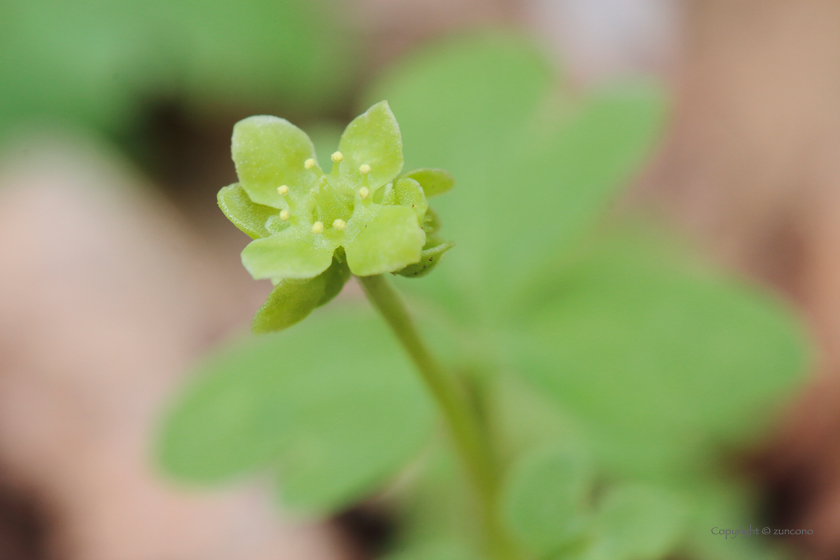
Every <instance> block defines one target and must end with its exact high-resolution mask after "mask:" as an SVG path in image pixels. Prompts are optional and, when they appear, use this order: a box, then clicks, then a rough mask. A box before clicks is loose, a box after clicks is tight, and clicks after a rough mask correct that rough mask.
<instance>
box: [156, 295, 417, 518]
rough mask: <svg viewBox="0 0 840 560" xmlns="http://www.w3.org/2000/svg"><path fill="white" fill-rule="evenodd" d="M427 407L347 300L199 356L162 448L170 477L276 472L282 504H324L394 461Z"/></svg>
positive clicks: (390, 470)
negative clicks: (341, 306)
mask: <svg viewBox="0 0 840 560" xmlns="http://www.w3.org/2000/svg"><path fill="white" fill-rule="evenodd" d="M324 344H328V346H329V351H324ZM433 417H434V415H433V409H432V406H431V403H430V401H429V399H428V397H427V395H426V393H425V390H424V388H423V387H422V386H420V384H419V382H418V381H417V379H416V376H415V374H414V372H413V371H412V368H411V366H410V365H409V364H408V363H407V361H406V359H405V356H404V355H403V353H402V352H401V350H400V349H399V348H398V347H397V345H396V343H395V342H394V341H393V340H392V339H391V338H390V335H389V333H388V331H387V329H386V328H385V327H384V326H383V325H381V323H380V321H379V320H378V319H377V318H376V317H374V316H373V315H372V314H371V313H370V312H368V311H366V310H364V309H355V308H354V309H352V310H348V311H345V312H341V313H329V314H325V315H322V316H321V317H320V318H319V320H314V319H313V320H310V321H307V322H305V323H303V324H302V325H300V326H299V327H298V328H295V329H292V330H289V331H285V332H284V333H281V334H273V335H264V336H261V337H258V338H256V339H249V340H247V341H245V342H243V343H239V344H236V345H233V346H231V347H229V348H228V349H227V350H225V351H224V352H222V353H220V354H217V355H215V356H212V357H211V358H209V359H208V360H207V361H205V363H204V364H203V365H202V366H201V367H199V369H198V371H197V372H196V376H195V377H194V379H193V381H192V383H190V384H189V385H188V386H187V387H186V389H185V391H184V392H183V394H182V395H181V396H180V398H179V399H178V400H177V401H176V402H175V403H174V406H173V408H172V409H171V411H170V412H169V414H168V415H167V417H166V418H165V422H164V425H163V431H162V434H161V436H160V439H159V442H158V445H159V456H160V460H161V462H162V464H163V466H164V467H165V468H166V470H167V471H168V472H169V473H171V474H172V475H174V476H176V477H178V478H180V479H186V480H191V481H194V482H198V483H205V484H206V483H218V482H222V481H226V480H230V479H232V478H236V477H239V476H242V475H246V474H249V473H252V472H254V471H257V470H267V469H268V470H274V471H276V472H278V474H279V481H280V488H281V491H280V494H281V498H282V500H283V501H284V503H286V504H287V505H289V506H290V507H293V508H296V509H298V510H300V511H305V512H329V511H336V510H338V509H341V508H343V507H346V506H347V505H348V504H350V503H352V502H353V501H355V500H358V499H360V498H362V497H363V496H365V495H366V494H367V493H369V492H371V491H373V490H374V489H375V488H377V487H379V486H381V485H382V484H383V483H384V482H385V481H386V480H387V479H388V478H389V477H391V476H392V475H393V474H394V473H395V472H396V471H397V470H398V469H399V468H401V467H402V466H403V465H404V464H405V462H406V461H407V460H408V459H409V458H410V457H411V456H413V455H414V454H416V453H417V452H418V450H419V449H420V446H421V445H423V443H424V442H425V441H426V439H427V438H428V436H429V434H430V430H431V428H432V425H433Z"/></svg>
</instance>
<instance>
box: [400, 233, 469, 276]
mask: <svg viewBox="0 0 840 560" xmlns="http://www.w3.org/2000/svg"><path fill="white" fill-rule="evenodd" d="M454 246H455V244H454V243H452V242H451V241H444V242H442V243H440V244H439V245H434V246H432V247H429V248H428V249H423V251H422V252H421V253H420V262H418V263H416V264H410V265H408V266H407V267H405V268H404V269H402V270H400V271H398V272H397V274H399V275H400V276H405V277H407V278H422V277H423V276H426V275H427V274H429V273H430V272H431V271H432V270H434V269H435V267H436V266H437V265H438V263H440V259H441V258H442V257H443V255H444V253H446V252H447V251H448V250H449V249H451V248H452V247H454Z"/></svg>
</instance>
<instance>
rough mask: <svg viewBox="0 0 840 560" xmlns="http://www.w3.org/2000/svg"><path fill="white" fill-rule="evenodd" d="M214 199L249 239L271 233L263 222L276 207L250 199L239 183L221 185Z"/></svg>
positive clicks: (274, 211)
mask: <svg viewBox="0 0 840 560" xmlns="http://www.w3.org/2000/svg"><path fill="white" fill-rule="evenodd" d="M216 199H217V201H218V203H219V208H221V210H222V212H224V214H225V216H227V219H228V220H230V221H231V222H233V225H235V226H236V227H238V228H239V229H240V230H242V231H243V232H244V233H246V234H248V235H249V236H250V237H251V239H257V238H260V237H268V236H270V235H271V232H269V231H268V230H267V229H266V227H265V223H266V221H268V219H269V218H270V217H271V216H274V215H276V214H277V209H276V208H272V207H271V206H263V205H262V204H257V203H255V202H253V201H251V199H250V198H249V197H248V193H246V192H245V189H243V188H242V185H240V184H239V183H234V184H233V185H230V186H227V187H223V188H222V190H220V191H219V194H218V195H217V197H216Z"/></svg>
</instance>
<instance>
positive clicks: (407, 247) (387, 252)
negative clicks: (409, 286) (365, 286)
mask: <svg viewBox="0 0 840 560" xmlns="http://www.w3.org/2000/svg"><path fill="white" fill-rule="evenodd" d="M425 242H426V234H425V233H424V232H423V230H422V229H420V227H419V226H418V225H417V216H416V215H415V214H414V212H413V211H412V210H411V208H406V207H404V206H380V207H378V208H377V209H376V210H375V212H374V213H373V214H372V216H371V219H370V221H369V222H368V223H367V224H366V225H365V227H364V229H363V230H362V232H361V233H360V234H359V235H358V236H357V237H356V238H355V239H354V240H353V241H351V242H350V243H349V244H348V245H347V246H346V247H345V250H346V252H347V264H348V265H349V266H350V270H351V271H352V272H353V274H355V275H356V276H371V275H373V274H382V273H384V272H394V271H397V270H402V269H403V268H405V267H406V266H408V265H410V264H413V263H416V262H418V261H419V260H420V251H421V249H422V248H423V244H424V243H425Z"/></svg>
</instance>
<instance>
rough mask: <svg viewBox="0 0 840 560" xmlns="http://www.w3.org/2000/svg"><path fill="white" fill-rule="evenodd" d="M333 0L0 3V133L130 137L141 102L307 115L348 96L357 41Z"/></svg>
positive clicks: (194, 114)
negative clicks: (37, 123)
mask: <svg viewBox="0 0 840 560" xmlns="http://www.w3.org/2000/svg"><path fill="white" fill-rule="evenodd" d="M333 4H334V2H331V1H327V2H320V1H315V2H300V1H299V0H249V1H247V2H229V1H228V0H202V1H198V0H185V1H183V2H170V1H168V0H150V1H148V2H142V3H137V2H133V1H131V0H113V1H109V2H102V1H101V0H74V1H73V2H71V3H68V2H64V3H56V2H53V1H52V0H31V1H27V2H3V3H2V4H0V52H4V53H14V56H5V57H3V58H2V59H0V83H2V84H3V88H2V91H0V135H2V134H4V133H7V132H10V131H11V130H12V127H13V126H14V125H19V124H20V123H21V122H24V121H26V120H31V119H33V118H41V119H46V120H49V119H59V120H61V121H62V122H65V121H70V122H72V123H74V124H77V125H81V126H82V127H85V128H89V127H91V126H94V127H99V128H104V129H107V130H109V131H111V132H114V131H118V132H122V134H121V136H134V135H136V131H135V133H133V134H129V133H128V132H129V131H127V129H129V128H130V127H132V126H137V124H138V123H139V122H140V117H142V115H143V112H144V111H147V110H148V108H146V107H144V103H143V100H144V99H170V100H176V101H177V102H178V104H179V105H180V106H182V107H183V109H184V110H186V111H187V113H189V115H190V118H192V119H195V120H200V119H202V118H204V119H208V118H209V119H212V118H217V117H218V114H219V108H220V107H227V108H228V109H227V110H228V111H230V110H237V109H236V108H242V107H251V108H260V111H268V112H271V111H274V110H279V109H281V108H283V107H288V106H294V107H295V108H296V110H297V111H299V112H300V111H306V112H308V113H309V112H313V111H315V110H317V109H318V108H323V107H325V106H328V105H330V104H334V103H335V101H336V100H337V99H341V98H343V97H344V96H346V92H347V91H348V89H347V84H348V78H353V76H355V72H354V61H355V60H356V59H358V58H359V57H357V56H354V51H355V48H354V45H355V44H356V43H357V42H356V41H355V40H354V37H353V36H352V34H351V33H348V29H347V26H346V25H343V22H342V18H341V17H339V16H338V13H339V12H340V10H336V9H335V7H334V5H333Z"/></svg>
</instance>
